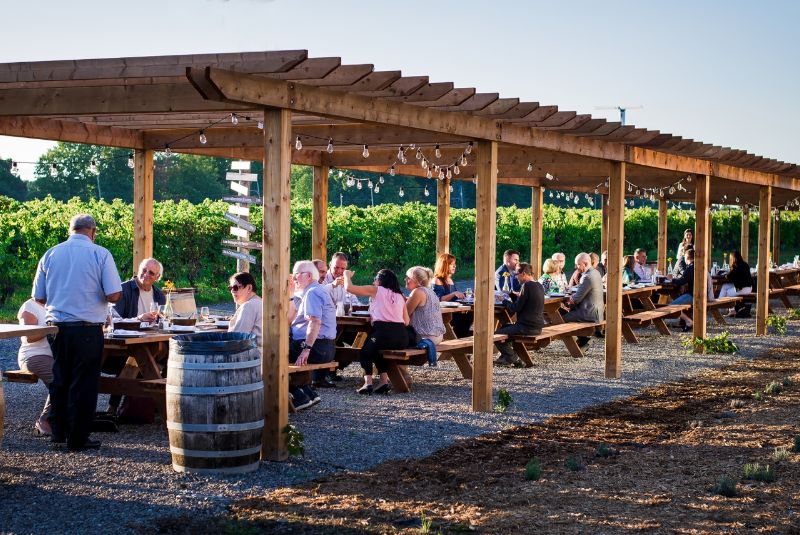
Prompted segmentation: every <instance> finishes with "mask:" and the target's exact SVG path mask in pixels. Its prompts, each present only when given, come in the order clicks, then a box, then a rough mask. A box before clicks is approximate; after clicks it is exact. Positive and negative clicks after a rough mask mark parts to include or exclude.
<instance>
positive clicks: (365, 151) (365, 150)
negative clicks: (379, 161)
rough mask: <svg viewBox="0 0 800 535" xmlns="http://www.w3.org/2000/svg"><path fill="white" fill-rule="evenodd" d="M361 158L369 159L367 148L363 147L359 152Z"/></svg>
mask: <svg viewBox="0 0 800 535" xmlns="http://www.w3.org/2000/svg"><path fill="white" fill-rule="evenodd" d="M361 156H362V157H364V158H369V147H368V146H367V145H364V150H362V151H361Z"/></svg>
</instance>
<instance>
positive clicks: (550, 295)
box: [545, 292, 567, 297]
mask: <svg viewBox="0 0 800 535" xmlns="http://www.w3.org/2000/svg"><path fill="white" fill-rule="evenodd" d="M566 296H567V294H562V293H561V292H553V293H549V294H545V297H566Z"/></svg>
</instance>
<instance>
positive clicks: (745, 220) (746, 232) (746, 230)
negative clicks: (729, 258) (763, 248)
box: [741, 205, 750, 262]
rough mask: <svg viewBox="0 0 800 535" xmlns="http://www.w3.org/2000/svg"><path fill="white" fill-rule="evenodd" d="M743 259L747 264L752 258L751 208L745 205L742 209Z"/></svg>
mask: <svg viewBox="0 0 800 535" xmlns="http://www.w3.org/2000/svg"><path fill="white" fill-rule="evenodd" d="M741 253H742V258H744V261H745V262H749V260H748V257H749V256H750V206H748V205H745V206H743V207H742V243H741Z"/></svg>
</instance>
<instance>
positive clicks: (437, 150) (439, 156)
mask: <svg viewBox="0 0 800 535" xmlns="http://www.w3.org/2000/svg"><path fill="white" fill-rule="evenodd" d="M433 154H435V155H436V157H437V158H441V157H442V149H440V148H439V145H438V144H437V145H436V148H435V149H433Z"/></svg>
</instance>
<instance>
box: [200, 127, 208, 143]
mask: <svg viewBox="0 0 800 535" xmlns="http://www.w3.org/2000/svg"><path fill="white" fill-rule="evenodd" d="M206 143H208V138H207V137H206V133H205V132H203V131H202V130H200V144H201V145H205V144H206Z"/></svg>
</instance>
